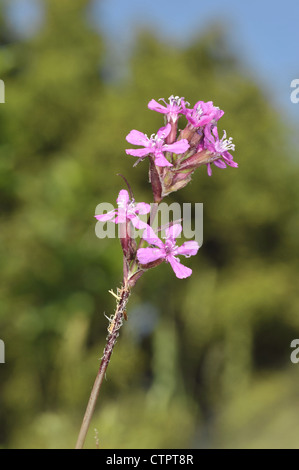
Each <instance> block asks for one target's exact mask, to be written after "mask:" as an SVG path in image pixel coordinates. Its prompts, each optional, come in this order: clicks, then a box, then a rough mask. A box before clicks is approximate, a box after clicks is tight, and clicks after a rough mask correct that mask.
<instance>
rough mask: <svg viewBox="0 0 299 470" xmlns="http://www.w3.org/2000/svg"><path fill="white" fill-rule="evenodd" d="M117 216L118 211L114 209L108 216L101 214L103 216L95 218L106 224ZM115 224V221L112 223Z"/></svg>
mask: <svg viewBox="0 0 299 470" xmlns="http://www.w3.org/2000/svg"><path fill="white" fill-rule="evenodd" d="M115 214H116V210H115V209H113V210H112V211H110V212H107V214H101V215H95V218H96V219H98V220H99V221H100V222H106V221H107V220H111V219H112V218H113V217H114V216H115ZM112 222H114V220H113V221H112Z"/></svg>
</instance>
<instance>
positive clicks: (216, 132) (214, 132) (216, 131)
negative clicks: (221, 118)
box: [212, 126, 219, 140]
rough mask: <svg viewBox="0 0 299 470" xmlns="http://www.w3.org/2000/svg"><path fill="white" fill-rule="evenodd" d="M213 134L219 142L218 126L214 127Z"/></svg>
mask: <svg viewBox="0 0 299 470" xmlns="http://www.w3.org/2000/svg"><path fill="white" fill-rule="evenodd" d="M212 133H213V134H214V136H215V137H216V140H219V135H218V130H217V127H216V126H214V128H213V129H212Z"/></svg>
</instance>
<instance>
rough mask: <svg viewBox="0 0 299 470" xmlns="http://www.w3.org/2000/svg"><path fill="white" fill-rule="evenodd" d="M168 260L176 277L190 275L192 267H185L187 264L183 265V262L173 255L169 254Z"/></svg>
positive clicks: (180, 277)
mask: <svg viewBox="0 0 299 470" xmlns="http://www.w3.org/2000/svg"><path fill="white" fill-rule="evenodd" d="M168 261H169V263H170V264H171V267H172V269H173V270H174V273H175V275H176V277H178V278H179V279H184V278H186V277H189V276H191V274H192V269H190V268H187V266H184V265H183V264H181V263H180V262H179V261H177V260H176V259H175V257H174V256H169V257H168Z"/></svg>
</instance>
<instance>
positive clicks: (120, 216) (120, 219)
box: [114, 211, 127, 224]
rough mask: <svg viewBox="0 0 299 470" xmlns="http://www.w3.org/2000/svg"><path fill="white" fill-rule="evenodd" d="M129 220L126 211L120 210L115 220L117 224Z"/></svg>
mask: <svg viewBox="0 0 299 470" xmlns="http://www.w3.org/2000/svg"><path fill="white" fill-rule="evenodd" d="M126 221H127V217H126V211H118V215H117V217H115V220H114V222H115V223H116V224H124V223H126Z"/></svg>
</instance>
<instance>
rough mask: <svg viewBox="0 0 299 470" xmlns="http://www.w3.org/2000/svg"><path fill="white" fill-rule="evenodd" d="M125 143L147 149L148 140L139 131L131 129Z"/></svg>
mask: <svg viewBox="0 0 299 470" xmlns="http://www.w3.org/2000/svg"><path fill="white" fill-rule="evenodd" d="M126 140H127V142H129V143H130V144H133V145H143V146H144V147H147V146H148V144H149V138H148V137H147V136H146V135H145V134H144V133H143V132H140V131H136V130H135V129H133V130H132V131H131V132H129V134H128V135H127V137H126Z"/></svg>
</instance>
